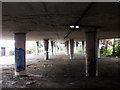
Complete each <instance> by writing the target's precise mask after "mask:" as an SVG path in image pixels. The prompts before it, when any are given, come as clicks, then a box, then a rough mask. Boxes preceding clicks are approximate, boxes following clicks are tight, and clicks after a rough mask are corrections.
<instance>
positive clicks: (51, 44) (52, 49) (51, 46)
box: [51, 41, 54, 56]
mask: <svg viewBox="0 0 120 90" xmlns="http://www.w3.org/2000/svg"><path fill="white" fill-rule="evenodd" d="M51 49H52V56H53V52H54V51H53V41H51Z"/></svg>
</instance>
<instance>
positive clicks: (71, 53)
mask: <svg viewBox="0 0 120 90" xmlns="http://www.w3.org/2000/svg"><path fill="white" fill-rule="evenodd" d="M73 56H74V40H72V39H71V40H70V59H73Z"/></svg>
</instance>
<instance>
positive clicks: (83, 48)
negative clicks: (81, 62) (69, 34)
mask: <svg viewBox="0 0 120 90" xmlns="http://www.w3.org/2000/svg"><path fill="white" fill-rule="evenodd" d="M82 53H83V54H84V53H85V43H84V41H82Z"/></svg>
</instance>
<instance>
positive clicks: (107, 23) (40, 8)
mask: <svg viewBox="0 0 120 90" xmlns="http://www.w3.org/2000/svg"><path fill="white" fill-rule="evenodd" d="M90 5H91V6H90ZM70 24H78V25H83V26H84V27H83V26H81V27H80V28H79V29H78V30H72V32H71V33H70V34H69V35H68V36H67V37H66V38H65V39H64V37H65V36H66V35H67V34H68V33H69V31H70V29H69V25H70ZM88 26H90V27H88ZM91 26H93V27H91ZM94 26H100V28H99V29H97V37H98V38H113V37H116V38H119V37H120V31H119V3H115V2H114V3H113V2H111V3H110V2H107V3H105V2H103V3H98V2H95V3H91V2H21V3H20V2H3V3H2V27H3V28H2V30H3V31H2V37H3V39H14V33H22V32H26V33H27V40H42V39H46V38H49V39H50V40H66V39H75V40H85V31H89V30H91V29H95V28H94Z"/></svg>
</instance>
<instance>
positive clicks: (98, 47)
mask: <svg viewBox="0 0 120 90" xmlns="http://www.w3.org/2000/svg"><path fill="white" fill-rule="evenodd" d="M97 42H98V44H97V45H98V58H100V40H99V39H98V41H97Z"/></svg>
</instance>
